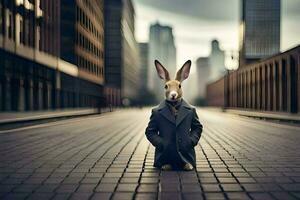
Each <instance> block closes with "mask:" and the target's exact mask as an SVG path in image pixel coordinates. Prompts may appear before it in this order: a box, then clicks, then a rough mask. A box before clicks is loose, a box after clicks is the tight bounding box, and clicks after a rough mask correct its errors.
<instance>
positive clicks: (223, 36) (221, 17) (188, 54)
mask: <svg viewBox="0 0 300 200" xmlns="http://www.w3.org/2000/svg"><path fill="white" fill-rule="evenodd" d="M133 2H134V5H135V9H136V37H137V40H138V41H139V42H147V41H148V36H149V26H150V24H152V23H155V22H156V21H159V22H160V23H161V24H163V25H170V26H172V27H173V29H174V30H173V31H174V35H175V44H176V47H177V63H178V65H181V64H183V63H184V61H185V60H188V59H192V60H195V59H196V58H198V57H200V56H208V55H209V53H210V41H211V40H212V39H218V40H219V41H220V44H221V48H222V49H223V50H225V51H227V52H230V51H237V50H238V41H239V33H238V31H239V30H238V24H239V15H240V11H239V8H240V3H239V2H240V1H239V0H225V1H224V0H223V1H221V0H133ZM281 2H282V6H281V14H282V16H281V50H282V51H284V50H286V49H289V48H291V47H293V46H296V45H297V44H300V36H299V35H300V0H282V1H281ZM177 67H179V66H177Z"/></svg>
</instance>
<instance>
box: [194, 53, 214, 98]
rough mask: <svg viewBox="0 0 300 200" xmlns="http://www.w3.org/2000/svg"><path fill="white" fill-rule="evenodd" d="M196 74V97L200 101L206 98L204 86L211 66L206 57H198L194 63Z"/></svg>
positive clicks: (207, 80)
mask: <svg viewBox="0 0 300 200" xmlns="http://www.w3.org/2000/svg"><path fill="white" fill-rule="evenodd" d="M196 68H197V69H196V72H197V88H198V91H197V93H198V96H199V98H200V99H205V98H206V85H207V84H208V82H209V79H210V70H211V66H210V64H209V58H208V57H200V58H198V59H197V61H196Z"/></svg>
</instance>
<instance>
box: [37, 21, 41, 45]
mask: <svg viewBox="0 0 300 200" xmlns="http://www.w3.org/2000/svg"><path fill="white" fill-rule="evenodd" d="M36 29H37V31H36V45H37V46H36V48H37V49H38V50H40V46H41V28H40V27H39V26H37V28H36Z"/></svg>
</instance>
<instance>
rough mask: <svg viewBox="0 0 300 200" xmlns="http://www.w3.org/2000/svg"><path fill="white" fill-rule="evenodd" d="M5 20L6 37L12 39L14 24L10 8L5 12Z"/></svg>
mask: <svg viewBox="0 0 300 200" xmlns="http://www.w3.org/2000/svg"><path fill="white" fill-rule="evenodd" d="M6 19H7V21H6V26H7V36H8V38H10V39H12V38H13V32H14V31H13V28H14V24H13V14H12V12H11V11H10V10H8V12H7V18H6Z"/></svg>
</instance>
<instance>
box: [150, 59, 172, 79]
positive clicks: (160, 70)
mask: <svg viewBox="0 0 300 200" xmlns="http://www.w3.org/2000/svg"><path fill="white" fill-rule="evenodd" d="M154 64H155V67H156V71H157V74H158V76H159V77H160V78H161V79H163V80H165V81H169V80H170V76H169V72H168V70H166V69H165V68H164V66H162V64H161V63H160V62H159V61H158V60H155V61H154Z"/></svg>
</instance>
